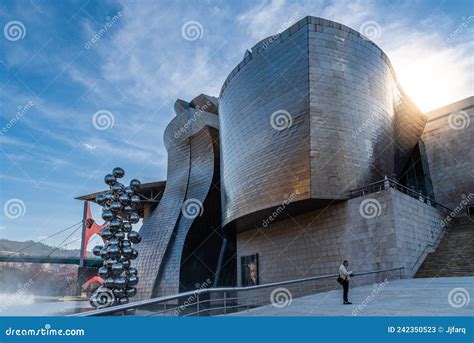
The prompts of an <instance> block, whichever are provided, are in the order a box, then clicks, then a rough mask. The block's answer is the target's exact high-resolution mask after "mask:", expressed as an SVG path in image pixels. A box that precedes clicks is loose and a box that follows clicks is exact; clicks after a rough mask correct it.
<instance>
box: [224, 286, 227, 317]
mask: <svg viewBox="0 0 474 343" xmlns="http://www.w3.org/2000/svg"><path fill="white" fill-rule="evenodd" d="M224 314H227V292H225V291H224Z"/></svg>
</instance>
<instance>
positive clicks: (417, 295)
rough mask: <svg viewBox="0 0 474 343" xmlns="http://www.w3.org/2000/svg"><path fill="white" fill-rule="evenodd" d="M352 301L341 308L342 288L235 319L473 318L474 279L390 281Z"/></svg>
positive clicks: (354, 292)
mask: <svg viewBox="0 0 474 343" xmlns="http://www.w3.org/2000/svg"><path fill="white" fill-rule="evenodd" d="M376 289H377V290H378V292H376V291H375V290H376ZM450 292H451V296H450ZM471 298H473V299H471ZM349 300H350V301H351V302H352V303H353V305H342V287H341V290H336V291H329V292H324V293H318V294H315V295H310V296H306V297H303V298H298V299H293V300H292V302H291V304H289V305H287V306H285V307H282V308H276V307H275V306H272V305H268V306H263V307H259V308H255V309H252V310H249V311H242V312H239V313H236V314H233V315H238V316H355V315H359V316H474V277H472V276H469V277H443V278H426V279H405V280H394V281H388V283H387V284H385V285H383V284H378V286H377V287H375V286H374V285H371V286H364V287H358V288H353V289H351V290H350V291H349ZM450 303H451V304H452V305H451V304H450ZM463 304H464V305H463ZM359 306H360V307H359Z"/></svg>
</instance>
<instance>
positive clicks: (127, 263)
mask: <svg viewBox="0 0 474 343" xmlns="http://www.w3.org/2000/svg"><path fill="white" fill-rule="evenodd" d="M122 257H123V256H122ZM121 261H122V266H123V269H125V270H128V269H129V268H130V264H131V262H130V260H129V259H124V260H121Z"/></svg>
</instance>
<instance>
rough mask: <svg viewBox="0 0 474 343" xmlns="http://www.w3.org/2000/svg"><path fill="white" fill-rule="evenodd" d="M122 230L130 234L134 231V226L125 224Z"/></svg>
mask: <svg viewBox="0 0 474 343" xmlns="http://www.w3.org/2000/svg"><path fill="white" fill-rule="evenodd" d="M122 230H123V231H124V232H130V231H132V224H130V223H129V222H123V224H122Z"/></svg>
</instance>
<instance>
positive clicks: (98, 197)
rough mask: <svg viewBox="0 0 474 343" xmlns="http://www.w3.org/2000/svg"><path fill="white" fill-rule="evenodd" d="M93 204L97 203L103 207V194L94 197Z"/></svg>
mask: <svg viewBox="0 0 474 343" xmlns="http://www.w3.org/2000/svg"><path fill="white" fill-rule="evenodd" d="M95 202H96V203H98V204H99V205H104V204H105V199H104V195H103V194H99V195H98V196H96V197H95Z"/></svg>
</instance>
